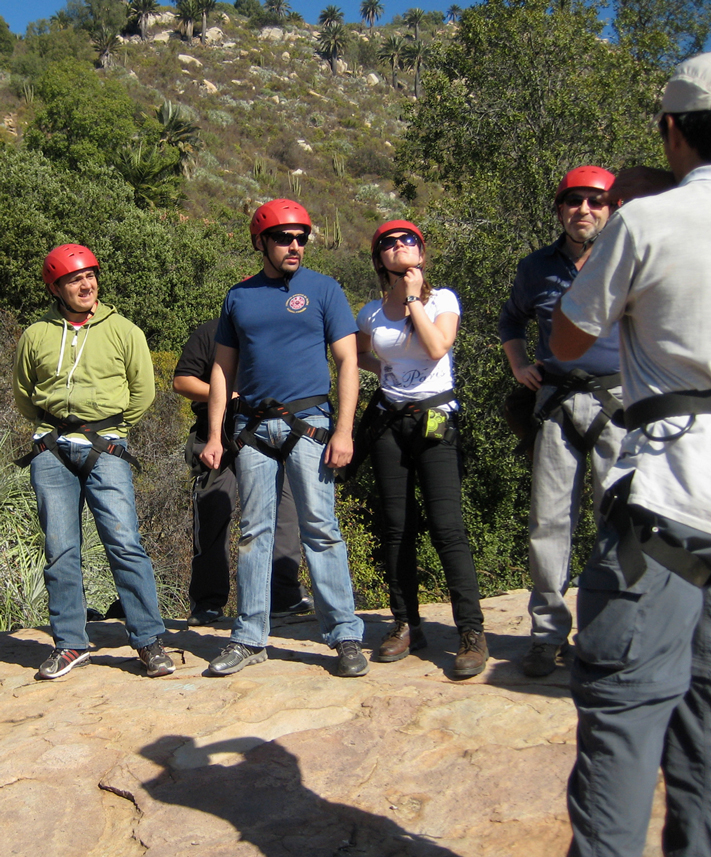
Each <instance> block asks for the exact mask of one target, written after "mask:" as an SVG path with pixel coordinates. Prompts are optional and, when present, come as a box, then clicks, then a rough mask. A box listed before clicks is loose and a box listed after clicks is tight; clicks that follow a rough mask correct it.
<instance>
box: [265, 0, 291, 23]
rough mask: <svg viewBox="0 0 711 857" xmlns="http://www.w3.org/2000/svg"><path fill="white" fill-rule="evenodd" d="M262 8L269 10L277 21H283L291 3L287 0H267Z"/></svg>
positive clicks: (289, 10)
mask: <svg viewBox="0 0 711 857" xmlns="http://www.w3.org/2000/svg"><path fill="white" fill-rule="evenodd" d="M264 8H265V9H266V10H267V11H268V12H271V13H272V15H274V17H275V18H276V19H277V20H278V21H283V20H284V19H285V18H286V17H287V16H288V14H289V12H291V5H290V4H289V2H288V0H267V2H266V3H265V4H264Z"/></svg>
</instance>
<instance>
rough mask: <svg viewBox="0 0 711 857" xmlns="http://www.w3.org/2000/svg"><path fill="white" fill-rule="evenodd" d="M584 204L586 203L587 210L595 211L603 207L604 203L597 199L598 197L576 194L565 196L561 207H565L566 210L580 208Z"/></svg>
mask: <svg viewBox="0 0 711 857" xmlns="http://www.w3.org/2000/svg"><path fill="white" fill-rule="evenodd" d="M584 202H587V204H588V208H592V209H595V210H596V211H597V210H598V209H600V208H604V207H605V203H604V202H602V201H601V200H600V199H598V197H595V196H579V195H578V194H577V193H571V194H570V195H569V196H566V198H565V199H564V200H563V205H567V206H568V208H580V206H581V205H582V204H583V203H584Z"/></svg>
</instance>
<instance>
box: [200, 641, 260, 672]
mask: <svg viewBox="0 0 711 857" xmlns="http://www.w3.org/2000/svg"><path fill="white" fill-rule="evenodd" d="M266 659H267V650H266V649H259V648H257V647H256V646H246V645H245V644H244V643H228V644H227V645H226V646H225V648H224V649H223V650H222V651H221V652H220V654H219V656H218V657H216V658H215V660H214V661H212V662H211V663H210V666H209V667H208V670H209V671H210V672H211V673H212V674H213V675H232V673H238V672H239V671H240V670H241V669H244V668H245V667H248V666H250V665H251V664H261V663H263V662H264V661H266Z"/></svg>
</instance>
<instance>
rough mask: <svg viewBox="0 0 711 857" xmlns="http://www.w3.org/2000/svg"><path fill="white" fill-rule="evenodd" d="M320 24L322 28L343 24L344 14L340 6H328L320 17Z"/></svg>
mask: <svg viewBox="0 0 711 857" xmlns="http://www.w3.org/2000/svg"><path fill="white" fill-rule="evenodd" d="M318 22H319V24H321V26H322V27H327V26H328V25H329V24H342V23H343V12H342V11H341V10H340V9H339V8H338V6H326V8H325V9H324V10H323V12H321V14H320V15H319V16H318Z"/></svg>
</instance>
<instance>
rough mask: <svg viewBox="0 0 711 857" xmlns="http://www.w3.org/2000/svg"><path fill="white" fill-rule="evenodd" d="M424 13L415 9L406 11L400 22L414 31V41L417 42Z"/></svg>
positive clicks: (422, 10)
mask: <svg viewBox="0 0 711 857" xmlns="http://www.w3.org/2000/svg"><path fill="white" fill-rule="evenodd" d="M424 17H425V11H424V9H418V8H417V7H415V8H414V9H408V10H407V12H405V14H404V15H403V16H402V20H403V21H404V22H405V23H406V24H407V26H408V27H409V28H410V29H411V30H414V31H415V41H416V42H419V40H420V24H421V23H422V21H423V20H424Z"/></svg>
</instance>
